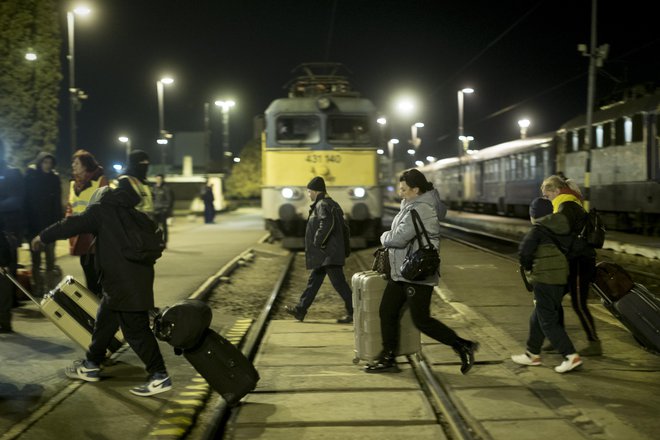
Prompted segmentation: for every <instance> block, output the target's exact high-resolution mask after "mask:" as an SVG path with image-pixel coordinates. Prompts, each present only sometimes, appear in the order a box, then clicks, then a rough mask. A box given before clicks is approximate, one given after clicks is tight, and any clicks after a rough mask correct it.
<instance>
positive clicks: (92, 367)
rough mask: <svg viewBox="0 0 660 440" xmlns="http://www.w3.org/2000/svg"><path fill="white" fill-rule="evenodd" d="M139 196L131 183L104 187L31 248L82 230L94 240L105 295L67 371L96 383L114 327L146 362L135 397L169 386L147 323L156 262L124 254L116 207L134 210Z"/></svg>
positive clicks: (159, 354)
mask: <svg viewBox="0 0 660 440" xmlns="http://www.w3.org/2000/svg"><path fill="white" fill-rule="evenodd" d="M141 202H142V197H141V195H140V194H139V193H138V192H136V191H135V190H134V189H133V188H132V186H130V185H121V184H120V185H119V186H118V187H117V188H103V189H102V190H100V191H99V192H98V193H97V194H96V195H95V196H94V200H93V201H92V203H90V204H89V205H88V207H87V209H86V210H85V211H84V212H82V213H80V214H78V215H72V216H69V217H66V218H65V219H64V220H62V221H60V222H58V223H55V224H53V225H51V226H49V227H47V228H46V229H44V230H43V231H41V232H40V233H39V234H38V235H37V236H36V237H35V238H34V239H33V240H32V243H31V247H32V249H35V250H36V249H39V248H40V247H41V246H42V245H43V244H47V243H52V242H54V241H56V240H60V239H64V238H67V237H71V236H74V235H79V234H83V233H87V234H93V235H94V236H95V237H96V240H97V247H96V252H97V253H96V257H97V258H96V259H97V264H98V265H99V268H100V269H101V271H100V273H101V280H100V282H101V286H102V291H103V297H102V299H101V303H100V304H99V308H98V311H97V314H96V322H95V325H94V329H93V331H92V342H91V344H90V345H89V348H88V350H87V353H86V356H85V359H81V360H77V361H74V362H73V364H72V365H71V366H69V367H67V368H66V369H65V373H66V375H67V376H68V377H70V378H72V379H79V380H84V381H88V382H98V381H99V380H100V379H101V377H100V370H101V362H103V360H104V359H105V356H106V351H107V348H108V346H109V345H110V343H111V341H112V339H113V338H114V335H115V333H116V332H117V329H118V328H121V330H122V332H123V334H124V337H125V338H126V342H128V344H129V345H130V347H131V348H132V349H133V351H135V353H136V354H137V355H138V356H139V358H140V360H142V362H143V363H144V364H145V368H146V370H147V373H148V375H149V376H148V379H147V382H146V383H144V384H142V385H139V386H136V387H133V388H131V389H130V392H131V393H133V394H135V395H138V396H153V395H155V394H159V393H162V392H165V391H168V390H170V389H171V388H172V381H171V379H170V377H169V375H168V373H167V369H166V367H165V362H164V360H163V356H162V354H161V352H160V348H159V347H158V342H157V341H156V337H155V336H154V334H153V332H152V331H151V328H150V326H149V310H152V309H154V290H153V284H154V266H153V264H147V263H144V262H135V261H131V260H129V259H128V258H126V257H124V251H123V246H124V245H123V243H124V242H123V241H122V240H120V239H118V237H121V236H124V234H125V231H124V230H123V225H122V221H121V220H120V212H119V211H120V210H133V209H136V206H138V205H139V204H140V203H141Z"/></svg>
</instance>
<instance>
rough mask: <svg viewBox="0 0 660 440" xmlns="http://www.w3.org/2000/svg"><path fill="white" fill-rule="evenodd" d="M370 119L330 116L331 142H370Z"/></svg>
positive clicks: (329, 137) (329, 136) (329, 135)
mask: <svg viewBox="0 0 660 440" xmlns="http://www.w3.org/2000/svg"><path fill="white" fill-rule="evenodd" d="M369 140H370V133H369V119H368V118H367V117H366V116H330V117H329V118H328V141H329V142H360V143H364V142H369Z"/></svg>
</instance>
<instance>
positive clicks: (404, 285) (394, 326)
mask: <svg viewBox="0 0 660 440" xmlns="http://www.w3.org/2000/svg"><path fill="white" fill-rule="evenodd" d="M399 194H400V195H401V198H402V200H401V209H400V211H399V212H398V214H397V215H396V216H395V217H394V219H393V220H392V227H391V229H390V230H389V231H385V232H383V234H382V235H381V237H380V242H381V244H382V245H383V246H385V247H386V248H387V249H388V256H389V260H390V268H391V272H390V280H389V281H388V282H387V286H386V287H385V292H384V293H383V299H382V301H381V303H380V312H379V313H380V326H381V333H382V336H383V351H382V352H381V354H380V356H379V358H378V360H377V361H376V362H375V363H373V364H371V365H367V366H366V367H365V371H366V372H367V373H382V372H397V371H399V367H398V366H397V364H396V356H395V351H396V348H397V345H398V339H399V335H398V331H399V317H400V316H401V309H402V307H403V306H404V304H405V303H406V302H407V303H408V305H409V306H410V313H411V316H412V319H413V323H414V324H415V327H417V328H418V329H419V330H420V331H421V332H422V333H424V334H425V335H427V336H429V337H431V338H433V339H435V340H436V341H438V342H441V343H443V344H445V345H449V346H450V347H452V348H453V349H454V351H455V352H456V353H457V354H458V355H459V357H460V359H461V373H463V374H467V373H468V371H470V369H471V368H472V367H473V366H474V352H475V351H477V350H478V348H479V343H478V342H474V341H469V340H467V339H463V338H461V337H460V336H458V335H457V334H456V332H455V331H454V330H452V329H451V328H449V327H448V326H446V325H445V324H443V323H442V322H440V321H438V320H437V319H434V318H432V317H431V314H430V306H431V295H432V293H433V287H434V286H436V285H438V281H439V278H440V277H439V275H438V274H437V273H436V274H434V275H432V276H430V277H428V278H425V279H422V280H419V281H409V280H407V279H405V278H404V277H403V276H402V275H401V265H402V263H403V261H404V259H405V258H406V255H407V254H408V248H409V247H410V246H412V241H413V240H416V231H415V226H414V225H413V219H412V215H413V214H412V213H411V211H412V210H413V209H414V210H415V211H417V213H418V214H419V217H420V218H421V220H422V223H423V225H424V228H425V229H426V231H427V233H428V235H429V238H430V240H431V242H432V244H433V245H434V246H435V248H436V249H439V244H440V220H442V219H443V218H444V217H445V215H446V213H447V208H446V207H445V205H444V204H443V203H442V201H441V200H440V196H439V194H438V192H437V191H436V190H435V189H434V188H433V184H432V183H431V182H429V181H427V180H426V177H425V176H424V174H422V173H421V172H420V171H418V170H416V169H410V170H407V171H404V172H403V174H402V175H401V177H400V178H399Z"/></svg>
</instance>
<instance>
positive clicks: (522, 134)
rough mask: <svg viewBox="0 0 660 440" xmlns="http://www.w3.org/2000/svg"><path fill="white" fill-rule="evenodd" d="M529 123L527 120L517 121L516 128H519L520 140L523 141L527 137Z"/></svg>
mask: <svg viewBox="0 0 660 440" xmlns="http://www.w3.org/2000/svg"><path fill="white" fill-rule="evenodd" d="M530 124H531V122H530V120H529V119H527V118H525V119H521V120H520V121H518V126H519V127H520V139H525V138H526V137H527V129H528V128H529V126H530Z"/></svg>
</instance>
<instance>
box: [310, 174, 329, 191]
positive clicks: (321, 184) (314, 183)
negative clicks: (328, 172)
mask: <svg viewBox="0 0 660 440" xmlns="http://www.w3.org/2000/svg"><path fill="white" fill-rule="evenodd" d="M307 189H311V190H312V191H319V192H326V191H325V180H323V177H320V176H316V177H314V178H313V179H312V180H310V181H309V183H308V184H307Z"/></svg>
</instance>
